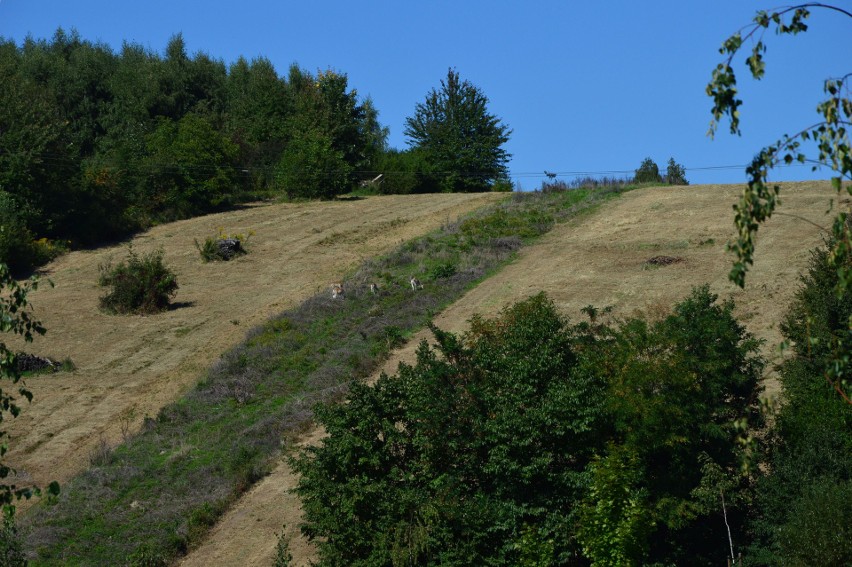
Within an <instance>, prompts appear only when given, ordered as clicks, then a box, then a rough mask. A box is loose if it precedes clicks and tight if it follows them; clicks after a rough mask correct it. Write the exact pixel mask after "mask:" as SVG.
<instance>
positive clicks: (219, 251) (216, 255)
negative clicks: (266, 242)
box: [195, 230, 254, 262]
mask: <svg viewBox="0 0 852 567" xmlns="http://www.w3.org/2000/svg"><path fill="white" fill-rule="evenodd" d="M253 234H254V233H253V232H251V231H249V233H248V236H243V235H242V234H230V235H229V234H225V233H224V232H222V231H221V230H220V231H219V235H218V236H217V237H215V238H213V237H208V238H205V239H204V244H199V243H198V240H196V241H195V247H196V248H197V249H198V253H199V254H201V259H202V260H204V261H205V262H213V261H216V260H223V261H226V262H227V261H228V260H230V259H232V258H234V257H236V256H242V255H244V254H248V250H246V246H245V245H246V242H248V239H249V238H250V237H251V236H252V235H253Z"/></svg>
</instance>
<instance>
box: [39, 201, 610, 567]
mask: <svg viewBox="0 0 852 567" xmlns="http://www.w3.org/2000/svg"><path fill="white" fill-rule="evenodd" d="M625 190H626V189H625V188H608V189H575V190H571V191H561V192H552V193H516V194H513V195H512V196H511V197H510V198H508V199H507V200H506V201H503V202H501V203H500V204H497V205H493V206H489V207H486V208H484V209H482V210H480V211H478V212H476V213H474V214H472V215H470V216H468V217H467V218H465V219H463V220H460V221H458V222H454V223H451V224H449V225H447V226H444V227H442V228H441V229H440V230H438V231H436V232H433V233H431V234H429V235H426V236H424V237H421V238H418V239H415V240H412V241H410V242H407V243H405V244H403V245H401V246H400V247H398V248H397V249H396V250H394V251H393V252H391V253H390V254H388V255H386V256H382V257H379V258H375V259H371V260H368V261H367V262H365V263H364V264H363V265H362V266H361V267H360V268H359V269H358V270H357V271H356V272H355V273H353V274H352V275H351V276H350V277H349V278H347V279H346V280H345V281H344V285H345V287H346V289H347V291H346V298H345V299H344V300H339V299H338V300H334V299H332V298H331V297H330V294H329V293H325V292H324V293H321V294H318V295H316V296H314V297H312V298H310V299H308V300H306V301H305V302H304V303H302V304H301V305H299V306H298V307H296V308H293V309H291V310H288V311H285V312H283V313H281V314H280V315H278V316H276V317H273V318H271V319H270V320H268V321H267V322H266V323H265V324H264V325H262V326H260V327H257V328H255V329H253V330H252V331H250V332H249V334H248V336H247V338H246V339H245V341H244V342H243V343H242V344H241V345H239V346H237V347H235V348H234V349H232V350H231V351H229V352H227V353H226V354H225V355H223V357H222V358H221V359H220V360H219V361H218V362H217V363H216V364H214V365H213V367H212V368H211V369H210V370H209V371H208V372H207V375H206V377H205V378H204V379H203V380H202V381H201V382H200V383H199V384H198V385H197V387H196V388H195V389H194V390H192V391H191V392H190V393H188V394H187V395H186V396H184V398H183V399H181V400H180V401H178V402H175V403H173V404H170V405H168V406H166V407H165V408H163V409H162V410H161V411H160V413H159V415H158V416H157V418H156V419H147V420H146V421H145V423H144V425H143V427H142V430H141V431H140V432H139V433H138V434H137V435H135V436H133V437H131V438H130V439H129V440H128V441H126V442H125V443H123V444H122V445H119V446H118V447H116V448H114V449H112V450H104V451H101V452H99V453H98V454H97V455H95V456H93V463H92V466H91V468H90V469H88V470H87V471H85V472H83V473H81V474H80V475H78V476H77V477H75V478H74V479H72V480H71V481H70V482H69V483H68V484H67V485H66V486H63V487H62V494H61V495H60V496H59V498H58V499H57V500H56V501H54V502H52V503H49V504H47V505H44V506H39V507H37V508H36V509H35V510H34V511H33V512H32V513H30V514H28V516H27V517H26V518H24V521H23V525H22V528H23V531H24V532H25V533H26V534H27V543H26V545H27V548H28V549H29V550H30V554H31V558H32V564H33V565H56V564H61V565H166V564H167V563H168V562H169V561H171V560H173V559H174V558H176V557H178V556H180V555H183V554H185V553H187V552H188V551H189V550H190V549H191V548H192V547H193V546H194V545H196V544H198V543H199V542H200V541H201V539H202V538H203V536H204V535H205V534H206V532H207V531H208V529H209V528H210V527H211V526H212V525H213V524H214V523H215V522H216V520H217V519H218V518H219V516H220V515H221V514H222V513H223V512H224V511H225V510H226V509H227V507H228V506H229V505H230V504H231V503H233V502H234V501H235V500H236V499H237V498H238V497H239V496H240V495H241V494H243V493H244V492H245V491H246V490H248V489H249V488H250V487H251V486H252V484H253V483H255V482H256V481H257V480H259V479H260V478H262V477H263V476H264V475H265V474H267V473H268V472H269V470H270V469H271V467H272V466H273V465H274V463H275V462H276V458H277V457H278V456H280V454H281V452H282V450H284V449H285V448H286V444H287V442H288V440H290V439H293V438H295V437H296V436H297V435H298V434H299V433H300V432H302V431H304V430H305V428H306V427H308V426H309V425H310V423H311V416H312V412H311V408H312V407H313V406H314V405H315V404H316V403H318V402H330V401H335V400H340V399H342V398H343V397H344V396H345V394H346V392H347V388H348V385H349V384H351V383H352V381H354V380H362V379H364V378H366V377H367V376H369V375H370V374H372V373H373V372H374V371H376V369H377V368H379V367H380V365H381V364H382V362H383V361H384V360H386V359H387V356H388V355H389V353H390V352H391V351H392V350H393V349H394V348H396V347H398V346H400V345H401V344H402V343H403V342H404V340H405V338H406V337H407V336H410V335H411V334H413V333H415V332H416V331H418V330H419V329H421V328H423V326H424V325H425V324H426V323H427V322H428V321H429V320H430V319H431V317H432V316H433V314H434V313H436V312H438V311H440V310H441V309H443V308H444V307H446V306H447V305H449V304H451V303H453V302H454V301H456V300H457V299H458V298H459V297H460V296H461V295H462V294H463V293H464V292H465V291H466V290H468V289H470V288H471V287H473V286H474V285H476V284H477V283H479V282H480V281H482V280H483V279H484V278H486V277H488V276H489V275H490V274H493V273H494V272H495V271H496V270H497V269H498V268H500V267H501V266H503V265H505V264H506V263H507V262H509V261H510V260H511V259H512V258H513V257H514V255H515V254H516V252H517V250H518V249H520V248H521V247H522V246H523V245H525V244H528V243H530V242H531V241H533V240H535V239H536V238H538V237H539V236H541V235H542V234H544V233H546V232H548V231H549V230H550V229H551V228H552V227H553V226H554V225H555V224H556V223H558V222H563V221H565V220H568V219H570V218H573V217H575V216H576V215H577V214H579V213H581V212H583V211H588V210H590V208H592V207H594V206H595V205H597V204H599V203H601V202H603V201H604V200H606V199H608V198H610V197H612V196H615V195H617V194H619V193H621V192H624V191H625ZM412 276H416V277H418V278H419V279H420V280H421V281H422V282H423V284H424V288H423V289H422V290H419V291H417V292H414V291H413V290H412V289H411V287H410V285H409V278H410V277H412ZM369 283H377V284H378V285H379V293H378V294H377V295H374V294H372V293H370V291H369Z"/></svg>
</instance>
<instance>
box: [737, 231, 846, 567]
mask: <svg viewBox="0 0 852 567" xmlns="http://www.w3.org/2000/svg"><path fill="white" fill-rule="evenodd" d="M830 249H831V244H828V245H827V246H825V247H823V248H821V249H819V250H817V251H815V252H814V254H813V257H812V259H811V263H810V267H809V269H808V273H807V274H806V275H805V276H804V277H803V278H802V283H803V285H802V287H801V288H800V289H799V291H798V292H797V294H796V298H795V300H794V302H793V304H792V306H791V308H790V311H789V312H788V314H787V316H786V318H785V321H784V324H783V325H782V331H783V332H784V336H785V337H786V338H787V339H788V340H790V341H791V342H792V349H793V356H792V357H791V358H790V359H788V360H787V361H786V362H785V363H784V365H783V367H782V369H781V383H782V386H783V388H784V396H785V403H784V405H783V406H782V407H781V409H780V411H779V413H778V415H777V419H776V427H775V428H774V430H773V433H772V435H771V436H770V437H769V439H768V449H769V451H768V454H767V462H766V464H765V466H764V467H763V469H764V470H767V471H769V473H770V474H768V475H766V476H765V477H764V478H762V479H761V481H760V483H759V490H758V498H757V505H756V510H755V512H756V513H755V519H754V522H753V529H754V531H755V534H754V535H755V543H754V545H753V549H752V553H751V554H750V558H751V560H752V563H753V564H755V565H824V566H841V565H849V564H852V547H850V546H849V542H850V540H851V539H852V521H850V520H852V411H850V409H849V405H848V404H847V403H845V401H844V400H843V399H842V398H841V397H840V396H838V393H837V391H836V390H835V389H834V388H835V387H836V385H835V384H833V383H832V382H833V381H832V380H831V379H830V378H829V377H828V376H827V375H826V372H825V367H826V366H827V365H828V364H830V363H831V360H832V359H833V358H834V357H836V356H837V355H838V353H839V352H849V346H848V327H847V321H848V320H849V317H850V315H852V293H849V292H848V291H847V292H846V293H844V294H843V295H842V296H840V297H838V296H837V294H836V293H835V289H836V286H837V280H838V275H837V270H836V269H835V267H834V266H833V265H832V262H831V260H830ZM847 267H849V266H848V265H847Z"/></svg>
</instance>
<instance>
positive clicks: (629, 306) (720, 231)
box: [181, 182, 849, 567]
mask: <svg viewBox="0 0 852 567" xmlns="http://www.w3.org/2000/svg"><path fill="white" fill-rule="evenodd" d="M740 191H741V189H740V187H738V186H731V185H705V186H694V187H660V188H651V189H642V190H637V191H633V192H631V193H627V194H625V195H623V196H621V197H619V198H618V199H616V200H614V201H612V202H610V203H607V204H605V205H604V206H602V207H601V208H599V209H598V210H597V211H595V212H593V213H591V214H588V215H584V216H583V217H582V218H579V219H576V220H575V221H572V222H571V223H567V224H564V225H560V226H557V227H556V228H555V229H554V230H553V231H552V232H550V233H549V234H547V235H546V236H545V237H544V238H543V239H542V240H541V241H539V243H537V244H536V245H534V246H532V247H529V248H527V249H525V250H522V251H521V253H520V255H519V257H518V258H517V260H516V261H515V262H513V263H512V264H511V265H509V266H507V267H506V268H504V269H503V270H501V271H500V272H499V273H498V274H496V275H495V276H493V277H491V278H490V279H488V280H486V281H485V282H483V283H482V284H480V285H479V286H477V287H476V288H475V289H473V290H471V291H470V292H468V293H467V294H466V295H465V296H464V297H463V298H462V299H461V300H459V301H458V302H456V303H455V304H453V305H452V306H450V307H449V308H447V309H446V310H445V311H444V312H443V313H441V314H440V315H438V316H437V317H436V318H435V322H436V323H437V325H438V326H439V327H441V328H444V329H448V330H452V331H463V330H464V329H465V327H466V324H467V321H468V320H469V319H470V317H471V316H472V315H473V314H474V313H483V314H488V315H493V314H495V313H496V312H498V311H499V310H500V309H501V308H503V307H504V306H506V305H507V304H510V303H512V302H514V301H517V300H519V299H523V298H526V297H528V296H530V295H532V294H534V293H537V292H539V291H544V292H546V293H547V294H548V295H549V296H550V297H551V298H552V299H553V300H554V301H555V302H556V304H557V306H558V307H559V308H560V310H561V311H562V312H563V313H565V314H566V315H568V316H569V317H571V318H572V319H574V320H579V319H580V318H581V317H582V315H581V313H580V309H581V308H582V307H584V306H586V305H590V304H591V305H595V306H597V307H604V306H612V307H613V316H614V317H619V316H630V315H634V314H638V313H644V314H646V315H648V316H650V317H660V316H663V315H665V314H666V313H667V312H668V310H669V309H670V307H671V306H672V305H673V304H674V303H675V302H677V301H679V300H680V299H682V298H683V297H685V296H686V295H688V294H689V292H690V290H691V289H692V287H694V286H696V285H701V284H704V283H708V284H710V287H711V290H712V291H713V292H715V293H717V294H719V296H720V297H721V298H723V299H725V298H729V297H732V298H733V299H734V300H735V301H736V302H737V315H738V317H739V318H740V320H741V321H743V322H744V323H745V325H746V326H747V327H748V329H749V330H750V331H751V332H753V333H755V334H756V335H757V336H758V337H761V338H764V339H766V341H767V342H766V346H765V348H764V354H765V355H766V356H767V357H768V358H769V359H770V360H777V354H776V350H775V347H776V345H777V344H778V342H780V340H781V335H780V333H779V331H778V323H779V321H780V320H781V317H782V314H783V312H784V310H785V309H786V307H787V305H788V304H789V302H790V300H791V298H792V296H793V293H794V291H795V290H796V289H797V287H798V277H799V274H800V273H801V271H802V270H803V269H804V267H805V266H806V264H807V260H808V258H809V250H810V249H812V248H814V247H815V246H817V245H818V244H819V243H820V241H821V234H820V231H819V229H818V228H817V227H815V226H814V224H812V223H815V224H817V225H820V226H822V227H825V228H829V227H830V224H831V222H830V216H827V215H826V209H827V208H828V203H829V199H831V198H834V199H835V201H837V195H836V193H835V192H834V191H833V190H832V189H831V187H830V185H829V184H828V183H823V182H819V183H791V184H784V185H783V190H782V206H781V208H780V209H779V211H780V212H781V213H783V214H779V215H776V216H775V217H774V218H773V219H772V220H771V221H770V222H769V223H768V224H767V225H766V226H765V227H763V228H761V230H760V236H759V241H758V247H757V254H756V261H755V265H754V266H753V268H752V271H751V272H750V274H749V276H748V285H747V287H746V289H745V290H740V289H738V288H736V287H734V286H733V285H732V284H730V283H729V282H728V280H727V274H728V271H729V270H730V263H731V256H730V254H728V253H726V252H725V243H726V242H727V241H728V240H729V239H730V238H731V236H732V235H733V213H732V211H731V205H732V204H733V203H735V202H736V200H737V199H738V197H739V195H740ZM840 206H843V207H846V208H848V207H849V201H848V199H841V200H840ZM835 210H836V209H835ZM655 258H656V259H657V260H655V261H651V262H649V261H650V260H654V259H655ZM672 259H674V260H672ZM424 338H425V339H428V333H426V332H424V333H421V334H419V335H417V336H416V337H414V339H413V340H411V341H410V342H409V343H408V345H406V346H405V347H404V348H402V349H400V350H399V351H397V352H396V353H395V354H394V356H393V357H392V359H391V360H389V361H388V363H387V364H386V365H385V371H386V372H388V373H393V372H394V371H395V370H396V367H397V365H398V364H399V362H401V361H406V362H411V361H413V358H414V351H415V348H416V346H417V344H419V342H420V341H421V340H422V339H424ZM766 385H767V391H768V392H769V393H770V394H777V391H778V388H777V384H776V382H775V380H774V378H773V377H772V376H771V375H770V376H768V377H767V380H766ZM322 436H323V435H322V432H321V431H317V430H315V431H313V432H311V433H310V434H309V435H307V436H306V438H305V440H304V443H305V444H309V443H320V442H321V440H322ZM296 482H297V478H296V477H295V475H294V474H293V473H292V471H291V470H290V469H289V467H288V466H287V465H286V464H284V463H282V464H280V465H279V466H278V467H277V468H276V469H275V470H274V471H273V473H272V474H270V475H269V476H268V477H266V478H265V479H263V480H262V481H261V482H259V483H258V484H257V485H256V486H255V487H254V488H253V489H252V490H250V491H249V492H248V493H247V494H246V495H245V496H244V497H243V498H242V499H241V500H240V501H239V502H237V503H236V504H235V505H234V506H233V507H232V509H231V510H230V511H229V512H228V513H227V514H226V515H225V516H224V517H223V518H222V519H221V521H220V522H219V523H218V524H217V525H216V526H215V527H214V529H213V530H212V531H211V533H210V535H209V536H208V538H207V539H206V541H205V542H204V543H203V544H202V545H201V546H200V547H199V548H198V549H196V550H195V551H193V552H192V553H191V554H190V555H189V556H188V557H186V558H185V560H184V561H183V562H182V563H181V564H182V565H184V566H199V567H206V566H209V565H270V564H271V563H272V560H273V558H274V555H275V545H276V541H277V538H276V534H278V533H281V531H282V525H284V524H286V535H287V537H288V538H289V540H290V551H291V553H292V555H293V562H292V564H293V565H308V564H309V561H310V560H311V559H312V558H315V556H314V549H313V548H312V546H311V545H310V543H309V542H307V541H305V540H303V539H302V538H301V537H300V536H299V533H298V524H299V522H300V521H301V510H300V508H299V502H298V499H297V498H296V497H295V496H294V495H293V494H291V493H289V492H288V490H289V489H290V488H292V487H293V486H295V483H296Z"/></svg>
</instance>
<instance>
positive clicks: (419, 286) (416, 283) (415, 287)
mask: <svg viewBox="0 0 852 567" xmlns="http://www.w3.org/2000/svg"><path fill="white" fill-rule="evenodd" d="M410 283H411V289H413V290H414V291H417V290H418V289H423V284H422V283H420V280H418V279H417V278H415V277H413V276H412V278H411V280H410Z"/></svg>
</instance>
